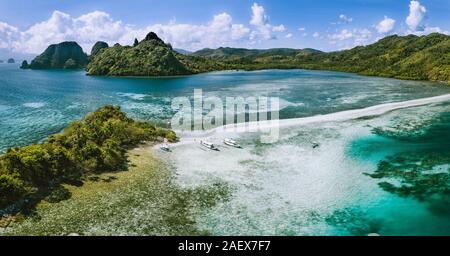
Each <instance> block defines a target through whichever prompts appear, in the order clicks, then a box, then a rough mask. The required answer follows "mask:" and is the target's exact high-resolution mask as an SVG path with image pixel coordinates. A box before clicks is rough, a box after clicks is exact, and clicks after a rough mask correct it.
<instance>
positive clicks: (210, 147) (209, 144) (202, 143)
mask: <svg viewBox="0 0 450 256" xmlns="http://www.w3.org/2000/svg"><path fill="white" fill-rule="evenodd" d="M200 145H202V146H203V147H205V148H208V149H211V150H217V148H216V147H215V146H214V144H213V143H211V142H208V141H203V140H202V141H200Z"/></svg>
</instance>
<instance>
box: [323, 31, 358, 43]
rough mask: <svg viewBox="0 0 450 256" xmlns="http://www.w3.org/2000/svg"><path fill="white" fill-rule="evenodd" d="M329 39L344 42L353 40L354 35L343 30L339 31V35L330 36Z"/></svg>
mask: <svg viewBox="0 0 450 256" xmlns="http://www.w3.org/2000/svg"><path fill="white" fill-rule="evenodd" d="M328 37H329V38H330V39H331V40H333V41H334V40H339V41H343V40H347V39H350V38H352V37H353V33H352V32H351V31H350V30H348V29H342V30H341V31H339V33H336V34H332V35H329V36H328Z"/></svg>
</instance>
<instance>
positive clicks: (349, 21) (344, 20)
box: [339, 14, 353, 24]
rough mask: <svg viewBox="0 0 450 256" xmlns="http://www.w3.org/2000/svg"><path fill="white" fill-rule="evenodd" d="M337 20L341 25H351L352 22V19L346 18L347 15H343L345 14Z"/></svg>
mask: <svg viewBox="0 0 450 256" xmlns="http://www.w3.org/2000/svg"><path fill="white" fill-rule="evenodd" d="M339 20H340V22H341V23H342V22H343V23H347V24H348V23H351V22H352V21H353V18H350V17H347V15H345V14H341V15H339Z"/></svg>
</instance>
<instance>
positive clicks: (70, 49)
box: [21, 42, 88, 69]
mask: <svg viewBox="0 0 450 256" xmlns="http://www.w3.org/2000/svg"><path fill="white" fill-rule="evenodd" d="M87 63H88V56H87V54H86V53H84V52H83V49H82V48H81V47H80V46H79V45H78V44H77V43H76V42H62V43H59V44H52V45H50V46H49V47H48V48H47V49H46V50H45V51H44V52H43V53H42V54H40V55H39V56H37V57H36V58H35V59H34V60H33V61H31V63H30V64H28V63H27V62H26V61H24V62H23V63H22V66H21V68H29V69H58V68H64V69H79V68H84V67H86V65H87Z"/></svg>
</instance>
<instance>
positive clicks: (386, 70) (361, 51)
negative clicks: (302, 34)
mask: <svg viewBox="0 0 450 256" xmlns="http://www.w3.org/2000/svg"><path fill="white" fill-rule="evenodd" d="M296 62H298V63H299V66H300V67H303V68H311V69H326V70H337V71H345V72H354V73H359V74H363V75H371V76H383V77H393V78H399V79H408V80H432V81H448V82H450V36H448V35H443V34H439V33H433V34H429V35H427V36H421V37H418V36H414V35H409V36H397V35H394V36H389V37H386V38H384V39H381V40H380V41H378V42H376V43H374V44H372V45H368V46H359V47H356V48H353V49H350V50H346V51H340V52H332V53H324V54H315V55H312V56H305V57H300V58H297V59H296Z"/></svg>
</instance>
